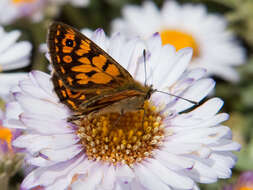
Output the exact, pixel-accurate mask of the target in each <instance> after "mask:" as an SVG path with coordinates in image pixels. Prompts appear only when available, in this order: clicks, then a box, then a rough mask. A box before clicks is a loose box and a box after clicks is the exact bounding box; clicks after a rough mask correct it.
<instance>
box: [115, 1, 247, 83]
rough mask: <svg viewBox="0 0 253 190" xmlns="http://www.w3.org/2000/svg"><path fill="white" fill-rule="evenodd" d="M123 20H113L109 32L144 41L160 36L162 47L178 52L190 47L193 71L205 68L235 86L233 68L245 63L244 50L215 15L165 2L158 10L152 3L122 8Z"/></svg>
mask: <svg viewBox="0 0 253 190" xmlns="http://www.w3.org/2000/svg"><path fill="white" fill-rule="evenodd" d="M122 14H123V18H122V19H115V20H114V21H113V23H112V31H113V32H115V31H116V32H117V31H121V32H124V33H127V34H129V35H139V36H141V37H143V38H147V37H149V36H150V35H152V34H153V33H155V32H159V33H160V34H161V37H162V42H163V44H172V45H174V46H175V47H176V49H177V50H179V49H181V48H184V47H192V48H193V50H194V53H193V60H192V64H191V66H192V67H204V68H206V69H207V71H208V72H209V73H211V74H215V75H218V76H220V77H222V78H224V79H226V80H229V81H233V82H237V81H238V80H239V75H238V73H237V72H236V71H235V70H234V68H233V67H234V66H238V65H241V64H243V63H244V62H245V52H244V48H243V47H242V46H240V45H239V44H238V42H237V41H236V40H235V36H234V35H233V34H232V33H231V31H228V30H227V21H226V19H225V18H224V17H222V16H221V15H218V14H211V13H208V12H207V9H206V8H205V6H204V5H202V4H199V5H193V4H185V5H179V4H178V3H177V2H176V1H165V3H164V4H163V6H162V8H161V10H159V9H158V7H157V5H155V3H153V2H151V1H147V2H145V3H144V4H143V5H142V6H133V5H132V6H125V7H124V8H123V10H122Z"/></svg>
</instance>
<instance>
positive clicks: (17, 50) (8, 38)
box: [0, 26, 32, 100]
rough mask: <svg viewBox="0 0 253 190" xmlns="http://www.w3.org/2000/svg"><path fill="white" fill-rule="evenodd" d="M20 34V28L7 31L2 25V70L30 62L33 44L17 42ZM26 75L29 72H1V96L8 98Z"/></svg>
mask: <svg viewBox="0 0 253 190" xmlns="http://www.w3.org/2000/svg"><path fill="white" fill-rule="evenodd" d="M20 35H21V33H20V31H18V30H13V31H10V32H6V31H4V29H3V27H1V26H0V44H1V45H0V71H11V70H14V69H19V68H23V67H26V66H28V64H29V63H30V55H31V50H32V45H31V43H30V42H27V41H19V42H17V40H18V38H19V37H20ZM26 76H27V73H8V74H7V73H1V74H0V80H1V84H0V97H1V98H3V99H4V100H7V99H8V96H9V94H8V93H9V90H10V88H11V87H13V86H15V85H17V83H18V82H17V81H19V80H20V79H24V78H25V77H26Z"/></svg>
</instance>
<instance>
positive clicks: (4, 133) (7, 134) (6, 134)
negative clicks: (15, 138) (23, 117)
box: [0, 126, 12, 150]
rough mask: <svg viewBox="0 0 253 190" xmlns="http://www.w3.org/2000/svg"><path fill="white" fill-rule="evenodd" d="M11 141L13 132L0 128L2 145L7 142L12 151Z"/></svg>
mask: <svg viewBox="0 0 253 190" xmlns="http://www.w3.org/2000/svg"><path fill="white" fill-rule="evenodd" d="M11 139H12V133H11V130H10V129H7V128H4V127H1V126H0V141H1V143H4V142H6V143H7V145H8V148H9V149H10V150H12V147H11Z"/></svg>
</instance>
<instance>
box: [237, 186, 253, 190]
mask: <svg viewBox="0 0 253 190" xmlns="http://www.w3.org/2000/svg"><path fill="white" fill-rule="evenodd" d="M239 190H253V187H240V189H239Z"/></svg>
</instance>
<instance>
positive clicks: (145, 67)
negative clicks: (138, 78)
mask: <svg viewBox="0 0 253 190" xmlns="http://www.w3.org/2000/svg"><path fill="white" fill-rule="evenodd" d="M143 59H144V72H145V82H144V85H145V86H147V65H146V50H145V49H144V50H143Z"/></svg>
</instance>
